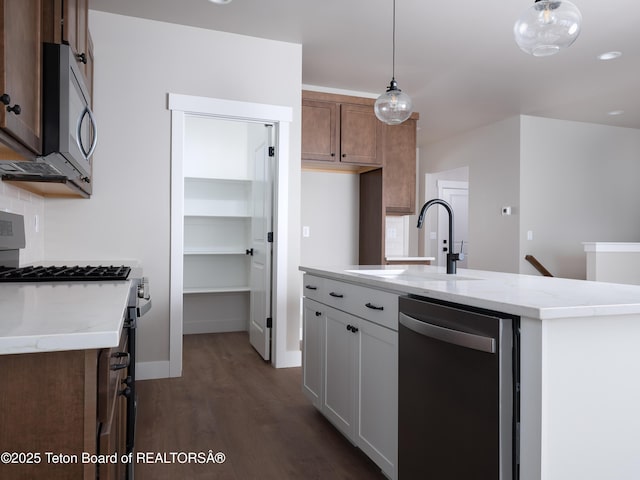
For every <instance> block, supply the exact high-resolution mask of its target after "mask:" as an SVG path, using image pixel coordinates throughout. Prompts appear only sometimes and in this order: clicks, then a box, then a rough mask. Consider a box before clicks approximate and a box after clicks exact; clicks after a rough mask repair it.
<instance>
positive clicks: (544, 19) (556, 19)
mask: <svg viewBox="0 0 640 480" xmlns="http://www.w3.org/2000/svg"><path fill="white" fill-rule="evenodd" d="M581 23H582V15H581V14H580V10H578V7H576V6H575V5H574V4H573V3H571V2H568V1H566V0H535V3H534V4H533V5H532V6H531V7H530V8H529V9H528V10H527V11H526V12H525V13H524V14H523V15H522V16H521V17H520V18H519V19H518V21H517V22H516V23H515V25H514V26H513V34H514V35H515V37H516V43H517V44H518V46H519V47H520V49H521V50H522V51H524V52H526V53H528V54H530V55H533V56H535V57H546V56H549V55H553V54H555V53H558V52H559V51H560V49H562V48H567V47H569V46H570V45H571V44H572V43H573V42H575V41H576V38H578V35H579V34H580V26H581Z"/></svg>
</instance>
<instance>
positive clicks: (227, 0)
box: [209, 0, 231, 5]
mask: <svg viewBox="0 0 640 480" xmlns="http://www.w3.org/2000/svg"><path fill="white" fill-rule="evenodd" d="M209 1H210V2H211V3H217V4H218V5H226V4H227V3H231V0H209Z"/></svg>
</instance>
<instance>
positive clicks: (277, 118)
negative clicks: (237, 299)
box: [168, 93, 301, 377]
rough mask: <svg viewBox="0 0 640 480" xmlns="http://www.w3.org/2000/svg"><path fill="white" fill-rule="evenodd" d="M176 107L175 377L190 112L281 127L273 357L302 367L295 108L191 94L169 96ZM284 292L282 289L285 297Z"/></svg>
mask: <svg viewBox="0 0 640 480" xmlns="http://www.w3.org/2000/svg"><path fill="white" fill-rule="evenodd" d="M168 108H169V109H170V110H171V259H170V261H171V268H170V272H171V273H170V300H169V302H170V306H169V325H170V327H169V329H170V331H169V372H168V373H169V376H170V377H179V376H181V375H182V333H183V332H182V322H183V318H182V302H183V298H182V291H183V258H182V257H183V247H184V245H183V243H184V231H183V230H184V226H183V220H182V219H183V214H184V185H183V161H182V152H183V147H184V118H185V114H197V115H208V116H212V117H218V118H225V119H236V120H246V121H259V122H266V123H273V124H274V125H275V146H276V165H275V176H274V183H273V188H274V210H273V213H274V215H273V230H274V243H273V275H272V281H273V283H272V288H273V299H274V302H273V305H272V315H273V330H272V341H273V345H272V348H273V355H272V358H271V363H272V364H273V365H274V366H275V367H287V366H292V365H300V357H301V354H300V352H299V351H298V352H291V351H288V350H287V348H286V333H287V301H286V292H287V268H288V260H287V247H288V245H287V232H288V226H289V225H288V214H287V213H288V203H289V175H288V171H289V162H290V158H289V138H290V124H291V122H292V120H293V111H292V109H291V107H284V106H279V105H266V104H258V103H249V102H237V101H232V100H223V99H215V98H207V97H197V96H191V95H181V94H174V93H169V94H168ZM279 292H282V294H281V295H280V294H279ZM293 357H295V358H293Z"/></svg>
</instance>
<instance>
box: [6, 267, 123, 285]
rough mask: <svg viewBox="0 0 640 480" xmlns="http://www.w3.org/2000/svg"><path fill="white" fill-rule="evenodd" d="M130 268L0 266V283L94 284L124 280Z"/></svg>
mask: <svg viewBox="0 0 640 480" xmlns="http://www.w3.org/2000/svg"><path fill="white" fill-rule="evenodd" d="M130 271H131V267H126V266H124V265H121V266H115V267H114V266H113V265H111V266H108V267H107V266H102V265H100V266H84V267H81V266H78V265H76V266H73V267H67V266H66V265H64V266H54V267H43V266H34V267H21V268H9V267H2V266H0V282H96V281H104V280H126V279H127V277H128V276H129V272H130Z"/></svg>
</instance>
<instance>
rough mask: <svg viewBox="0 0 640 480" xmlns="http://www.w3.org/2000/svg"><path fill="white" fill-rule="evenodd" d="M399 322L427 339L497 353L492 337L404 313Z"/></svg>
mask: <svg viewBox="0 0 640 480" xmlns="http://www.w3.org/2000/svg"><path fill="white" fill-rule="evenodd" d="M399 322H400V324H401V325H403V326H405V327H407V328H408V329H410V330H412V331H414V332H416V333H418V334H420V335H423V336H425V337H431V338H435V339H436V340H440V341H442V342H447V343H452V344H454V345H458V346H460V347H464V348H471V349H473V350H479V351H481V352H486V353H496V340H495V338H492V337H485V336H483V335H476V334H474V333H467V332H461V331H459V330H453V329H451V328H446V327H440V326H438V325H433V324H431V323H426V322H422V321H420V320H417V319H415V318H413V317H410V316H408V315H406V314H404V313H400V318H399Z"/></svg>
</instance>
